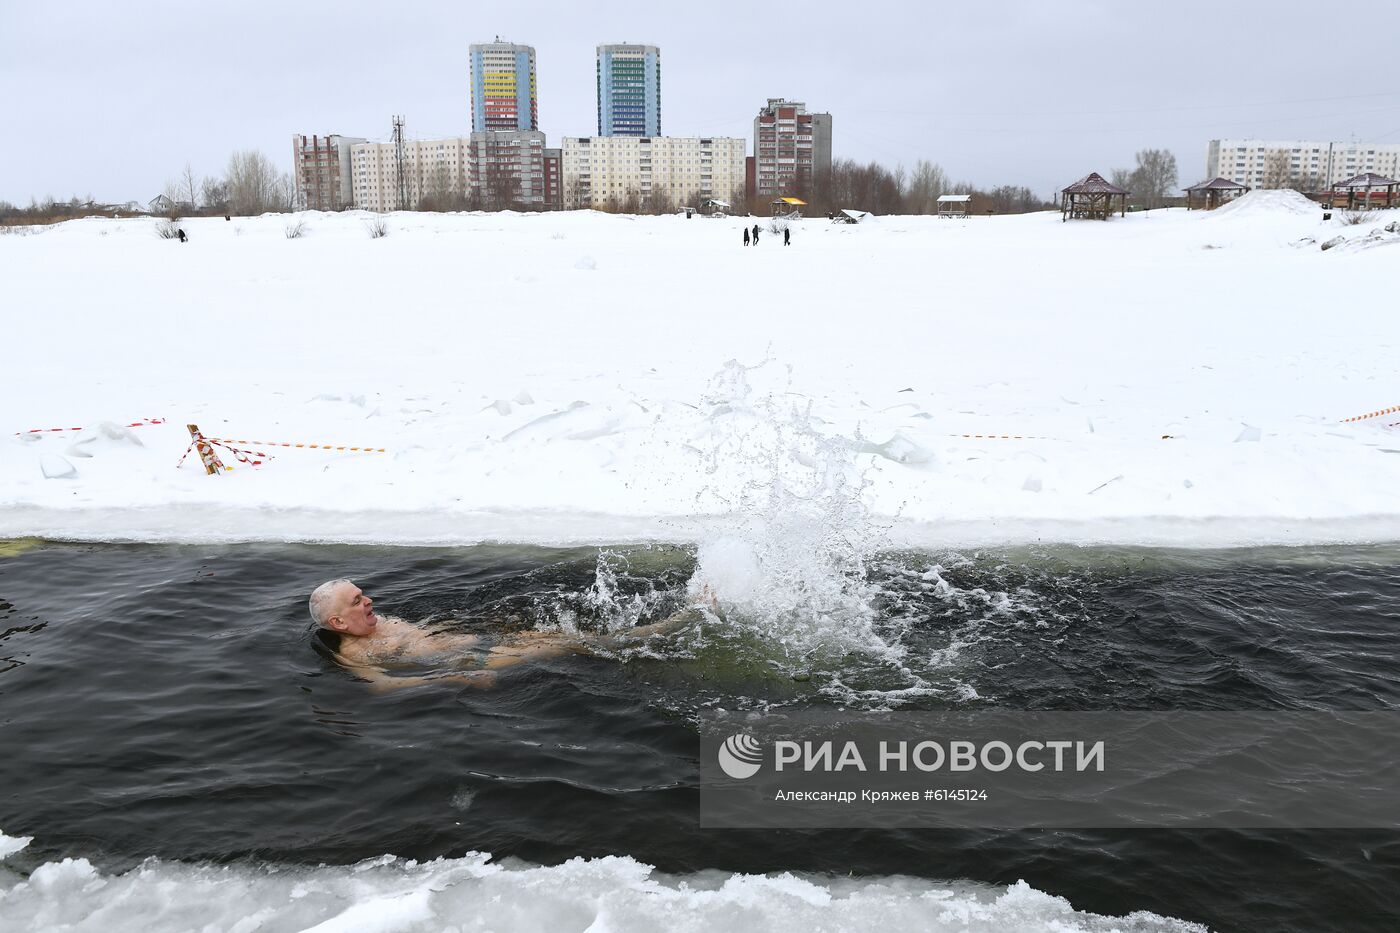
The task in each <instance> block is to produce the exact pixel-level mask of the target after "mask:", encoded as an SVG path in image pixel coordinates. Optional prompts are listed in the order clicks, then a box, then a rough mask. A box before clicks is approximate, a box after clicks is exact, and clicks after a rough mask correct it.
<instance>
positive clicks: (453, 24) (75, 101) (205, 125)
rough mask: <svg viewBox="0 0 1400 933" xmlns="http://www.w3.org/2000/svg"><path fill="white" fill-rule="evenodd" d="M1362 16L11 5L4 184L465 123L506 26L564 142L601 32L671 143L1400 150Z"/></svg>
mask: <svg viewBox="0 0 1400 933" xmlns="http://www.w3.org/2000/svg"><path fill="white" fill-rule="evenodd" d="M955 6H956V8H955ZM1336 9H1338V10H1340V9H1341V8H1336ZM1364 9H1365V13H1364V16H1363V17H1360V18H1361V19H1364V21H1365V22H1364V25H1362V26H1359V27H1355V28H1354V29H1352V27H1341V26H1327V25H1325V24H1326V23H1327V22H1328V21H1329V20H1332V19H1334V18H1335V15H1336V14H1335V13H1334V10H1333V8H1330V7H1327V6H1325V5H1324V6H1320V7H1319V6H1317V5H1316V4H1306V5H1305V4H1301V3H1298V4H1290V3H1287V2H1279V0H1271V2H1258V0H1246V2H1240V3H1233V4H1220V3H1202V2H1194V0H1192V2H1182V3H1175V4H1173V3H1159V4H1138V3H1131V2H1129V0H1123V2H1109V0H1005V2H997V0H986V2H983V3H980V4H971V3H968V4H957V5H953V4H947V5H945V4H935V3H929V2H927V0H923V2H881V0H860V2H842V3H834V2H826V0H807V2H789V3H783V4H780V5H777V4H775V5H772V6H768V5H765V4H763V3H759V2H749V3H732V4H727V3H711V4H704V3H694V4H670V3H666V2H665V0H652V2H647V3H639V2H622V0H617V2H611V0H592V2H589V0H585V2H583V3H562V2H561V3H533V2H515V3H508V2H496V3H489V4H488V3H471V2H468V3H449V2H438V3H430V2H423V0H397V2H395V0H375V2H363V0H337V2H333V3H302V4H286V3H283V2H276V3H273V2H262V0H238V2H231V0H180V2H166V0H121V2H113V0H63V2H42V0H36V2H29V0H0V49H3V51H2V52H0V112H2V113H3V121H0V127H3V129H2V130H0V139H3V143H4V144H3V145H0V200H7V201H10V202H13V203H17V204H27V203H28V202H29V200H30V198H31V197H34V198H43V197H45V196H47V195H52V196H54V197H56V198H61V199H66V198H68V197H70V196H72V195H75V194H76V195H79V196H86V195H88V194H91V195H92V196H93V197H95V198H97V199H98V200H102V201H124V200H129V199H135V200H141V201H145V200H148V199H149V198H151V197H153V196H155V195H156V194H158V193H159V192H160V190H161V188H162V187H163V186H164V184H165V183H166V181H168V180H172V179H174V178H175V177H176V176H177V175H178V174H179V173H180V172H181V170H182V169H183V167H184V165H185V163H186V162H187V161H188V162H189V163H190V164H191V165H192V167H193V168H194V171H195V172H196V173H197V174H199V175H201V176H204V175H209V174H220V173H222V171H223V167H224V165H225V164H226V163H227V161H228V156H229V154H230V153H231V152H233V151H234V150H236V149H247V148H257V149H261V150H263V151H264V152H266V153H267V154H268V155H269V156H271V157H272V158H273V159H274V161H275V162H276V163H277V164H278V166H279V167H280V168H282V169H284V170H289V169H290V167H291V137H292V135H293V134H295V133H308V134H310V133H317V134H327V133H341V134H344V135H351V136H364V137H368V138H370V139H384V138H387V137H388V135H389V127H390V119H391V117H392V115H393V114H395V113H401V114H404V115H405V117H406V118H407V132H408V135H409V136H410V137H416V138H431V137H434V136H450V135H463V134H466V133H467V132H469V131H470V125H471V117H470V90H469V87H468V68H469V66H468V54H467V47H468V46H469V45H470V44H471V43H473V42H486V41H491V40H492V39H493V38H494V37H495V36H497V35H499V36H500V37H501V38H502V39H505V40H508V41H512V42H519V43H525V44H529V45H533V46H534V47H535V50H536V61H537V68H538V78H539V115H540V129H542V130H544V131H545V133H546V134H547V135H548V137H549V142H550V145H557V143H558V140H559V138H560V137H561V136H584V135H590V134H592V133H593V132H594V131H595V127H596V118H595V106H596V102H595V85H594V61H595V58H594V56H595V51H594V50H595V46H597V45H598V44H600V43H611V42H645V43H650V44H653V45H657V46H660V48H661V62H662V73H661V85H662V94H661V104H662V130H663V131H664V132H665V133H666V134H667V135H673V136H684V135H714V136H742V137H745V138H748V137H749V136H750V135H751V133H752V125H753V117H754V114H755V112H756V111H757V109H758V108H759V107H760V106H762V104H763V103H764V101H765V99H766V98H768V97H788V98H790V99H796V100H801V101H805V102H806V103H807V105H808V107H809V108H810V109H812V110H817V111H828V112H830V113H831V114H832V122H833V150H834V154H835V156H836V157H837V158H852V159H857V160H860V161H869V160H876V161H879V162H882V163H885V164H887V165H890V166H893V165H895V164H896V163H900V162H902V163H904V164H905V165H906V166H908V165H912V164H913V163H914V162H915V161H916V160H918V159H921V158H924V159H930V160H932V161H935V162H937V163H939V164H940V165H942V166H943V167H944V169H945V170H946V171H947V172H948V174H949V175H950V176H951V177H952V178H953V179H955V180H967V181H971V182H973V183H975V184H978V185H984V186H991V185H996V184H1014V185H1027V186H1029V187H1031V188H1033V189H1034V190H1035V191H1037V192H1038V193H1042V194H1045V195H1049V193H1050V192H1051V191H1053V190H1055V189H1057V188H1060V187H1063V186H1064V185H1065V184H1068V183H1069V182H1071V181H1074V180H1075V179H1076V178H1078V177H1080V176H1081V175H1084V174H1085V173H1087V172H1090V171H1098V172H1102V173H1104V174H1107V173H1108V172H1110V171H1111V170H1112V169H1114V168H1115V167H1130V166H1131V165H1132V164H1133V153H1134V152H1136V151H1137V150H1139V149H1142V148H1148V147H1152V148H1166V149H1170V150H1171V151H1172V152H1173V153H1175V154H1176V157H1177V160H1178V163H1179V165H1180V175H1181V179H1180V180H1181V182H1182V184H1190V183H1192V182H1195V181H1198V180H1200V179H1201V176H1202V175H1203V173H1204V171H1205V154H1206V143H1207V141H1208V140H1210V139H1212V138H1220V137H1236V136H1245V137H1258V138H1268V139H1294V138H1302V139H1320V140H1328V139H1335V140H1347V139H1350V138H1352V137H1355V138H1356V139H1358V140H1363V141H1374V142H1382V143H1392V144H1393V143H1400V72H1397V71H1396V69H1395V65H1394V63H1395V60H1396V52H1395V49H1394V39H1395V37H1396V36H1397V35H1400V4H1396V3H1394V2H1393V0H1388V2H1384V3H1379V4H1373V5H1370V6H1367V7H1365V8H1364ZM765 10H780V11H784V12H785V14H786V16H785V18H784V19H780V18H779V17H778V16H777V15H775V14H772V13H766V12H765ZM784 20H786V21H784ZM1348 29H1352V31H1354V32H1356V33H1357V34H1358V38H1356V39H1349V38H1347V35H1346V34H1347V31H1348ZM1368 37H1369V38H1368Z"/></svg>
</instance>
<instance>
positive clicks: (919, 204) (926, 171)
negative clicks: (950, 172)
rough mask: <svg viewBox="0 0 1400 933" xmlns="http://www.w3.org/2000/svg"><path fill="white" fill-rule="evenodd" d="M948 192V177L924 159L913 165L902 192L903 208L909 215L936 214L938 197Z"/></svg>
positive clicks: (940, 169) (935, 165)
mask: <svg viewBox="0 0 1400 933" xmlns="http://www.w3.org/2000/svg"><path fill="white" fill-rule="evenodd" d="M947 190H948V176H947V175H946V174H945V173H944V171H943V169H942V168H940V167H939V166H938V165H937V164H935V163H933V162H929V161H928V160H926V159H920V160H919V161H917V162H915V163H914V171H913V172H912V173H911V174H910V176H909V184H908V186H907V187H906V188H905V192H904V208H905V210H906V211H908V212H909V213H911V214H936V213H938V197H939V195H941V194H944V193H945V192H946V191H947Z"/></svg>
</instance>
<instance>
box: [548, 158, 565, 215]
mask: <svg viewBox="0 0 1400 933" xmlns="http://www.w3.org/2000/svg"><path fill="white" fill-rule="evenodd" d="M544 209H545V210H547V211H559V210H563V209H564V150H563V149H546V150H545V151H544Z"/></svg>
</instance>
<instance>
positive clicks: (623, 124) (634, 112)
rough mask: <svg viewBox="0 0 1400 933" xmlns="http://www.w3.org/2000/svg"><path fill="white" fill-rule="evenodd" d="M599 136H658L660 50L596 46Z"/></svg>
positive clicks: (644, 46) (627, 46)
mask: <svg viewBox="0 0 1400 933" xmlns="http://www.w3.org/2000/svg"><path fill="white" fill-rule="evenodd" d="M598 135H599V136H660V135H661V50H660V49H658V48H657V47H656V46H654V45H625V44H624V45H600V46H598Z"/></svg>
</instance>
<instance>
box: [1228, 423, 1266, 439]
mask: <svg viewBox="0 0 1400 933" xmlns="http://www.w3.org/2000/svg"><path fill="white" fill-rule="evenodd" d="M1262 436H1263V433H1262V432H1261V431H1260V430H1259V429H1258V428H1256V427H1253V426H1252V425H1248V424H1247V425H1245V426H1244V430H1243V431H1241V432H1240V433H1239V435H1238V436H1237V437H1236V438H1235V443H1236V444H1238V443H1240V442H1241V441H1257V440H1259V438H1260V437H1262Z"/></svg>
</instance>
